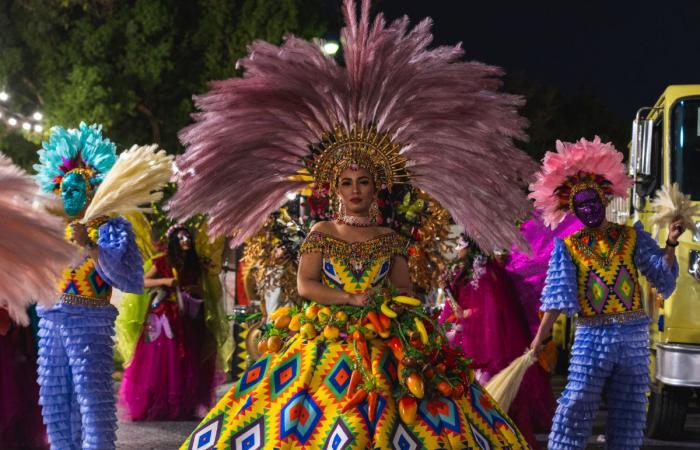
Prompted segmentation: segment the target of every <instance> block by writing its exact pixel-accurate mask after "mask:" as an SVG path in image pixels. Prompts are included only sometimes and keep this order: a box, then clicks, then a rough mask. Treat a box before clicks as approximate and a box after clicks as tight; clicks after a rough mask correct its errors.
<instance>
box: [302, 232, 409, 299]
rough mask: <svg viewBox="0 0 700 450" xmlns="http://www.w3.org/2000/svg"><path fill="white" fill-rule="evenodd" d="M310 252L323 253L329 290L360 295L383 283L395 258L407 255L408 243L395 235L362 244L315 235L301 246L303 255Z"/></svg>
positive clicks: (323, 279) (322, 275) (323, 277)
mask: <svg viewBox="0 0 700 450" xmlns="http://www.w3.org/2000/svg"><path fill="white" fill-rule="evenodd" d="M308 252H320V253H321V255H322V256H323V262H322V264H323V265H322V270H321V279H322V281H323V283H324V284H325V285H326V286H329V287H332V288H334V289H340V290H343V291H345V292H350V293H352V294H359V293H362V292H364V291H365V290H366V289H367V288H370V287H375V286H379V285H380V284H381V283H382V282H383V281H384V279H385V278H386V277H387V275H389V272H390V270H391V264H392V258H393V257H394V256H397V255H403V256H405V255H406V242H405V241H404V240H403V239H402V238H401V237H400V236H399V235H398V234H396V233H387V234H383V235H381V236H378V237H375V238H372V239H369V240H367V241H363V242H345V241H343V240H340V239H338V238H335V237H333V236H330V235H327V234H324V233H320V232H318V231H313V232H311V233H309V235H308V236H307V238H306V240H305V241H304V244H303V245H302V246H301V253H308Z"/></svg>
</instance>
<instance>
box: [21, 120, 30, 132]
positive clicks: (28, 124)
mask: <svg viewBox="0 0 700 450" xmlns="http://www.w3.org/2000/svg"><path fill="white" fill-rule="evenodd" d="M22 128H24V129H25V130H27V131H29V130H31V129H32V124H31V123H29V122H24V123H23V124H22Z"/></svg>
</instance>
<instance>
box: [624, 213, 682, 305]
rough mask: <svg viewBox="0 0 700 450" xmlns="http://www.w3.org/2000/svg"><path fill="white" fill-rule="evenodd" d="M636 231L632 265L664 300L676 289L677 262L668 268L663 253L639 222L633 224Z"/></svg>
mask: <svg viewBox="0 0 700 450" xmlns="http://www.w3.org/2000/svg"><path fill="white" fill-rule="evenodd" d="M634 229H635V230H636V231H637V245H636V246H635V248H634V263H635V264H636V265H637V269H639V271H640V272H641V273H642V275H644V276H645V277H647V279H648V280H649V281H650V282H651V283H652V284H653V285H654V286H655V287H656V290H657V291H658V292H659V294H661V295H662V296H663V297H664V298H667V297H668V296H669V295H671V294H672V293H673V290H674V289H676V279H677V278H678V260H677V259H676V260H675V261H674V262H673V265H672V266H670V267H669V265H668V263H667V262H666V259H665V258H664V251H663V250H662V249H661V248H660V247H659V245H658V244H657V243H656V241H655V240H654V238H652V237H651V235H650V234H649V233H647V232H646V231H644V227H643V226H642V224H641V223H640V222H636V223H635V224H634Z"/></svg>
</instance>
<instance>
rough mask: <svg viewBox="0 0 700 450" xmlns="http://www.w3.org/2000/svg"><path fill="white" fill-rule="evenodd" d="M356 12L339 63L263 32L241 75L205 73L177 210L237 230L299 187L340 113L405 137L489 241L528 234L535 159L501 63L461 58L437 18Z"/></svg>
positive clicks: (428, 175) (432, 190)
mask: <svg viewBox="0 0 700 450" xmlns="http://www.w3.org/2000/svg"><path fill="white" fill-rule="evenodd" d="M369 10H370V2H369V0H363V2H362V5H361V9H360V15H359V17H357V11H356V5H355V2H354V1H352V0H346V1H345V2H344V7H343V11H344V15H345V23H346V26H345V28H344V29H343V31H342V39H341V41H342V43H343V54H344V55H345V65H344V67H343V66H341V65H339V64H337V63H336V62H335V60H334V59H332V58H330V57H328V56H326V55H324V54H323V53H322V52H321V50H320V46H319V45H318V43H314V42H307V41H304V40H302V39H299V38H296V37H294V36H289V37H287V38H286V39H285V42H284V43H283V44H282V45H281V46H280V47H277V46H275V45H272V44H269V43H267V42H262V41H256V42H254V43H253V44H252V45H251V46H250V47H249V54H248V56H247V57H246V58H243V59H242V60H240V61H239V65H240V66H241V67H242V68H243V69H245V75H244V77H243V78H233V79H229V80H225V81H216V82H213V83H211V85H210V90H209V92H208V93H206V94H205V95H202V96H199V97H196V98H195V104H196V106H197V108H198V109H199V112H198V113H196V114H194V116H193V117H194V119H195V123H194V124H193V125H191V126H190V127H188V128H186V129H184V130H183V131H182V132H181V134H180V139H181V140H182V142H183V144H184V145H185V146H186V147H187V151H186V152H185V154H184V155H181V156H180V157H178V160H177V166H178V168H179V170H180V174H179V176H178V178H179V179H178V183H179V186H178V192H177V193H176V194H175V196H174V197H173V199H172V202H171V212H172V213H173V214H174V215H175V216H176V217H179V218H183V217H186V216H189V215H190V214H191V213H192V210H193V209H195V208H196V209H197V210H199V211H201V212H204V213H207V214H208V215H209V220H210V225H211V232H212V233H214V234H222V233H229V232H231V231H232V229H233V231H234V233H235V238H234V240H233V242H232V245H237V244H240V243H241V242H243V241H244V240H245V239H246V238H247V237H249V236H250V235H252V234H253V233H254V232H255V231H256V230H257V229H258V228H259V227H260V226H261V225H262V223H263V222H264V221H265V219H266V218H267V216H268V215H269V214H270V213H272V212H273V211H274V210H276V209H278V208H279V207H280V206H282V205H283V204H284V203H285V201H286V199H285V194H287V193H288V192H290V191H297V190H299V189H301V188H303V187H304V183H303V182H300V181H295V180H293V179H291V177H293V176H294V175H295V174H297V173H298V172H299V171H300V170H302V169H304V168H305V167H306V166H305V162H304V158H308V157H309V155H310V150H309V148H310V146H311V145H315V144H317V143H319V142H320V141H321V139H322V136H323V135H324V133H327V132H329V131H331V130H333V127H334V126H336V125H340V126H343V127H345V128H346V129H348V130H349V129H351V128H353V127H354V126H360V127H367V128H368V127H371V126H374V127H376V129H377V131H378V132H380V133H386V134H388V135H389V136H390V137H391V138H392V141H393V142H396V143H398V144H400V145H401V149H400V153H401V154H402V155H403V156H404V157H405V158H406V161H407V162H406V169H407V171H408V173H409V176H410V182H411V183H413V184H414V185H415V186H416V187H418V188H420V189H421V190H423V191H425V192H426V193H428V194H429V195H431V196H432V197H434V198H435V199H436V200H438V201H439V202H440V203H441V204H442V205H443V206H444V207H445V208H446V209H447V210H448V211H449V212H450V213H451V215H452V217H453V218H454V219H455V221H456V222H457V223H458V224H459V225H461V226H462V227H463V228H465V230H466V231H467V233H469V235H470V236H472V237H473V238H474V239H475V240H476V241H477V243H478V244H479V246H480V247H481V248H495V247H503V246H504V245H507V244H508V243H514V242H515V243H518V244H520V245H522V246H524V247H526V246H527V244H526V243H525V242H524V240H523V239H522V236H521V235H520V233H519V231H518V229H517V227H516V226H515V221H516V219H518V218H523V217H525V216H526V215H527V214H528V213H529V211H530V204H529V202H528V201H527V198H526V196H525V194H524V192H523V191H522V189H521V188H524V187H525V185H526V184H527V183H528V182H529V181H531V177H532V174H534V173H535V171H536V168H537V166H536V163H535V162H534V161H532V160H531V159H530V158H529V157H528V156H527V155H526V154H524V153H523V152H521V151H519V150H518V149H517V148H516V147H515V145H514V140H515V139H520V140H525V139H526V135H525V133H524V131H523V129H524V127H525V125H526V121H525V120H524V119H523V118H522V117H521V116H520V115H519V114H518V112H517V109H518V108H519V107H520V106H521V105H522V104H523V100H522V98H520V97H517V96H513V95H508V94H504V93H502V92H499V91H498V89H499V87H500V86H501V81H500V80H499V77H500V75H501V74H502V71H501V70H500V69H499V68H496V67H492V66H488V65H485V64H482V63H478V62H463V61H461V60H460V58H461V57H462V56H463V54H464V52H463V50H462V48H461V46H460V45H456V46H453V47H437V48H429V45H430V44H431V42H432V39H433V37H432V35H431V33H430V27H431V21H430V20H429V19H426V20H424V21H422V22H421V23H419V24H418V25H417V26H416V27H414V28H412V29H411V28H410V27H409V20H408V18H407V17H404V18H402V19H399V20H397V21H395V22H393V23H391V24H388V25H387V23H386V22H385V20H384V17H383V16H382V15H381V14H379V15H378V16H377V17H376V18H375V19H374V20H373V21H370V17H369Z"/></svg>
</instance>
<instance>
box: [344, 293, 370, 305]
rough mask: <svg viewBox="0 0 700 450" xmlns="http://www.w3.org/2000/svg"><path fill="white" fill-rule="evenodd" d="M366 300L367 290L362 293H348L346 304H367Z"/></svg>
mask: <svg viewBox="0 0 700 450" xmlns="http://www.w3.org/2000/svg"><path fill="white" fill-rule="evenodd" d="M367 300H369V295H367V292H365V293H363V294H350V297H349V298H348V302H347V304H348V305H352V306H367Z"/></svg>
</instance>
